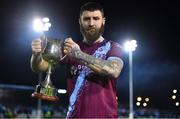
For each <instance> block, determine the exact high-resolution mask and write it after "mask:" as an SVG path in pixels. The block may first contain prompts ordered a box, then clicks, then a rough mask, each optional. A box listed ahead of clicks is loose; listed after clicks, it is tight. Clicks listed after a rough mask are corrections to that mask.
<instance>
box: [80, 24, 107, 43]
mask: <svg viewBox="0 0 180 119" xmlns="http://www.w3.org/2000/svg"><path fill="white" fill-rule="evenodd" d="M80 31H81V33H82V35H83V36H84V37H85V38H86V39H87V41H88V42H91V43H93V42H94V41H96V40H97V39H98V38H99V37H100V36H101V35H102V34H103V33H104V25H103V24H102V25H101V27H100V28H94V27H88V28H84V27H83V26H82V25H81V24H80Z"/></svg>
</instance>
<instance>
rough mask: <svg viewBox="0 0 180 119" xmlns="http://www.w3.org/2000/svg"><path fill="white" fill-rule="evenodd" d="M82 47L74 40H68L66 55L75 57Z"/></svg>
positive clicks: (65, 46) (66, 41) (66, 42)
mask: <svg viewBox="0 0 180 119" xmlns="http://www.w3.org/2000/svg"><path fill="white" fill-rule="evenodd" d="M80 50H81V49H80V47H79V45H78V44H77V43H75V42H74V41H73V40H72V38H66V39H65V41H64V50H63V52H64V54H65V55H68V56H70V57H75V52H77V51H80Z"/></svg>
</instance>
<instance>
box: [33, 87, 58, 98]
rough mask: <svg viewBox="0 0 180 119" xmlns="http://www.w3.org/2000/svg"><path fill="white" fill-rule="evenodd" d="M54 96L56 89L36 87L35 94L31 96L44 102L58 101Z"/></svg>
mask: <svg viewBox="0 0 180 119" xmlns="http://www.w3.org/2000/svg"><path fill="white" fill-rule="evenodd" d="M56 94H57V89H56V88H53V87H44V86H42V85H37V86H36V90H35V92H34V93H33V94H32V95H31V96H32V97H35V98H38V99H42V100H46V101H58V100H59V98H58V97H57V96H56Z"/></svg>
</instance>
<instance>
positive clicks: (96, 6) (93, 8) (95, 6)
mask: <svg viewBox="0 0 180 119" xmlns="http://www.w3.org/2000/svg"><path fill="white" fill-rule="evenodd" d="M96 10H99V11H100V12H101V13H102V16H104V10H103V7H102V6H101V5H100V4H99V3H96V2H88V3H86V4H84V5H82V6H81V9H80V16H81V15H82V13H83V12H84V11H96Z"/></svg>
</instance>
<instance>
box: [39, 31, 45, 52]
mask: <svg viewBox="0 0 180 119" xmlns="http://www.w3.org/2000/svg"><path fill="white" fill-rule="evenodd" d="M40 39H41V41H42V42H41V46H42V53H43V52H44V50H45V49H46V46H47V37H46V36H45V34H42V35H41V36H40Z"/></svg>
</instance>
